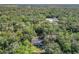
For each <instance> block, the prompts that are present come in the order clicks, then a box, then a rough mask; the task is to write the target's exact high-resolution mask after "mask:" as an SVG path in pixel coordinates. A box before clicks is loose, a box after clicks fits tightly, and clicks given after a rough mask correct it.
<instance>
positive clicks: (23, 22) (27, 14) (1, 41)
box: [0, 7, 79, 54]
mask: <svg viewBox="0 0 79 59" xmlns="http://www.w3.org/2000/svg"><path fill="white" fill-rule="evenodd" d="M52 15H53V16H58V18H57V19H58V20H59V21H58V22H50V21H47V20H46V17H47V16H52ZM78 15H79V9H76V8H75V9H72V8H69V9H68V8H18V7H16V8H14V7H9V8H7V7H5V8H4V7H0V53H2V54H4V53H6V54H9V53H10V54H16V53H17V54H34V53H47V54H50V53H51V54H54V53H55V54H57V53H79V16H78ZM33 38H38V39H41V40H42V41H43V42H42V45H41V46H40V45H38V46H40V47H38V46H37V45H34V44H33V43H32V42H31V41H32V40H33Z"/></svg>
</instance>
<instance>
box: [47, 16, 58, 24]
mask: <svg viewBox="0 0 79 59" xmlns="http://www.w3.org/2000/svg"><path fill="white" fill-rule="evenodd" d="M46 20H47V21H49V22H50V23H52V22H54V23H57V22H58V21H59V20H58V16H47V17H46Z"/></svg>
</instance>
